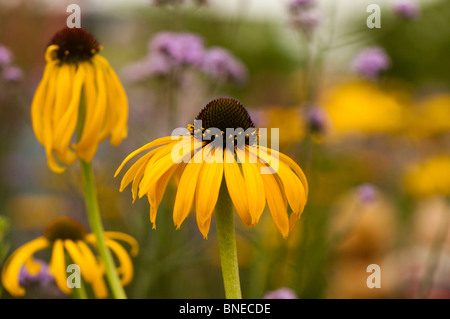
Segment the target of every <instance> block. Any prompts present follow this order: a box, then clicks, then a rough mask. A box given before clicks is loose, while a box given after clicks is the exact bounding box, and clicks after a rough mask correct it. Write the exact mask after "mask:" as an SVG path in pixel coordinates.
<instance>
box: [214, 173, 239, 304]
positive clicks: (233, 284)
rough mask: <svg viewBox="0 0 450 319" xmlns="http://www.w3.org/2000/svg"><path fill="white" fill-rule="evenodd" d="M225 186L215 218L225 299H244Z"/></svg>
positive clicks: (230, 209)
mask: <svg viewBox="0 0 450 319" xmlns="http://www.w3.org/2000/svg"><path fill="white" fill-rule="evenodd" d="M223 183H225V181H223ZM223 186H224V185H222V188H221V190H220V193H219V200H218V202H217V204H216V211H215V217H216V229H217V238H218V240H219V251H220V263H221V266H222V276H223V283H224V286H225V297H226V298H227V299H242V294H241V284H240V280H239V265H238V259H237V250H236V237H235V230H234V214H233V207H232V205H231V199H230V197H229V196H228V192H226V187H223Z"/></svg>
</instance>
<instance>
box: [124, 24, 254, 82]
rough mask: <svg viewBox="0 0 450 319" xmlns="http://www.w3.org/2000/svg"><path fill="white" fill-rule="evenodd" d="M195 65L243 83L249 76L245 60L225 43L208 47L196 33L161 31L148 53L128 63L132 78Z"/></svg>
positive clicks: (216, 76)
mask: <svg viewBox="0 0 450 319" xmlns="http://www.w3.org/2000/svg"><path fill="white" fill-rule="evenodd" d="M185 68H193V69H195V70H198V71H200V72H202V73H204V74H206V75H208V76H209V77H211V78H213V79H216V80H221V81H222V80H227V81H232V82H236V83H242V82H244V81H245V80H246V78H247V69H246V67H245V66H244V64H243V63H242V62H241V61H239V60H238V59H237V58H236V57H234V56H233V54H232V53H231V52H229V51H228V50H226V49H224V48H221V47H213V48H210V49H206V48H205V45H204V40H203V38H202V37H200V36H199V35H196V34H192V33H176V32H160V33H158V34H156V35H155V36H154V37H153V38H152V40H151V41H150V43H149V45H148V54H147V56H146V57H145V58H144V59H142V60H140V61H137V62H133V63H131V64H129V65H128V66H126V67H125V69H124V76H125V78H126V79H128V80H129V81H131V82H136V81H142V80H145V79H148V78H152V77H158V76H162V77H164V76H169V75H171V74H174V72H175V71H177V70H180V69H185Z"/></svg>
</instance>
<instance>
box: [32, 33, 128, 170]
mask: <svg viewBox="0 0 450 319" xmlns="http://www.w3.org/2000/svg"><path fill="white" fill-rule="evenodd" d="M101 49H102V47H101V46H100V45H99V43H98V42H97V40H96V39H95V38H94V37H93V36H92V35H91V34H90V33H89V32H87V31H86V30H84V29H81V28H73V29H70V28H65V29H62V30H61V31H59V32H57V33H56V34H55V36H54V37H53V38H52V40H51V41H50V44H49V46H48V47H47V50H46V53H45V59H46V62H47V64H46V66H45V70H44V75H43V77H42V80H41V82H40V83H39V86H38V88H37V90H36V93H35V95H34V98H33V102H32V105H31V116H32V123H33V130H34V133H35V135H36V138H37V140H38V141H39V142H40V143H41V144H42V145H43V146H44V147H45V152H46V155H47V163H48V166H49V167H50V169H52V170H53V171H54V172H58V173H60V172H63V171H64V169H65V167H64V166H62V165H61V164H60V163H58V161H57V160H56V158H57V159H58V160H59V161H60V162H62V163H64V164H72V163H73V162H74V161H75V160H76V158H80V159H82V160H84V161H86V162H90V161H91V160H92V158H93V157H94V155H95V152H96V150H97V147H98V144H99V143H100V142H101V141H103V140H105V139H106V138H107V137H108V136H110V137H111V139H110V142H111V144H113V145H117V144H119V143H120V142H121V141H122V139H124V138H125V137H126V135H127V118H128V104H127V97H126V95H125V91H124V89H123V87H122V85H121V83H120V81H119V79H118V77H117V75H116V74H115V72H114V70H113V69H112V68H111V66H110V65H109V63H108V61H106V59H105V58H103V57H102V56H100V55H99V54H98V52H99V51H100V50H101ZM75 132H77V134H76V135H77V137H78V141H77V143H75V144H73V143H72V137H73V135H75ZM55 155H56V158H55Z"/></svg>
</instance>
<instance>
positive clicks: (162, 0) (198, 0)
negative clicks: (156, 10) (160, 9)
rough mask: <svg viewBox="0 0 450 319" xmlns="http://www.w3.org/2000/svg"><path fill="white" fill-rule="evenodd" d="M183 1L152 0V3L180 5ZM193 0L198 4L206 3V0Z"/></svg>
mask: <svg viewBox="0 0 450 319" xmlns="http://www.w3.org/2000/svg"><path fill="white" fill-rule="evenodd" d="M185 2H186V1H185V0H152V3H153V4H154V5H157V6H164V5H180V4H183V3H185ZM193 2H194V3H195V4H197V5H199V6H202V5H207V4H208V0H194V1H193Z"/></svg>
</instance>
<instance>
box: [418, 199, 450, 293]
mask: <svg viewBox="0 0 450 319" xmlns="http://www.w3.org/2000/svg"><path fill="white" fill-rule="evenodd" d="M448 202H449V201H448V198H447V203H448ZM446 207H447V205H445V208H444V211H443V212H442V217H441V222H440V223H439V228H438V230H437V231H436V235H435V237H434V241H433V243H432V246H431V250H430V254H429V256H428V260H427V265H426V270H425V274H424V277H423V280H422V285H421V286H420V290H419V296H420V298H427V297H428V295H429V294H430V290H431V288H433V280H434V275H435V273H436V269H437V267H438V264H439V260H440V257H441V253H442V248H443V246H444V243H445V239H446V238H447V232H448V231H449V227H450V214H448V212H447V211H446Z"/></svg>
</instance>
